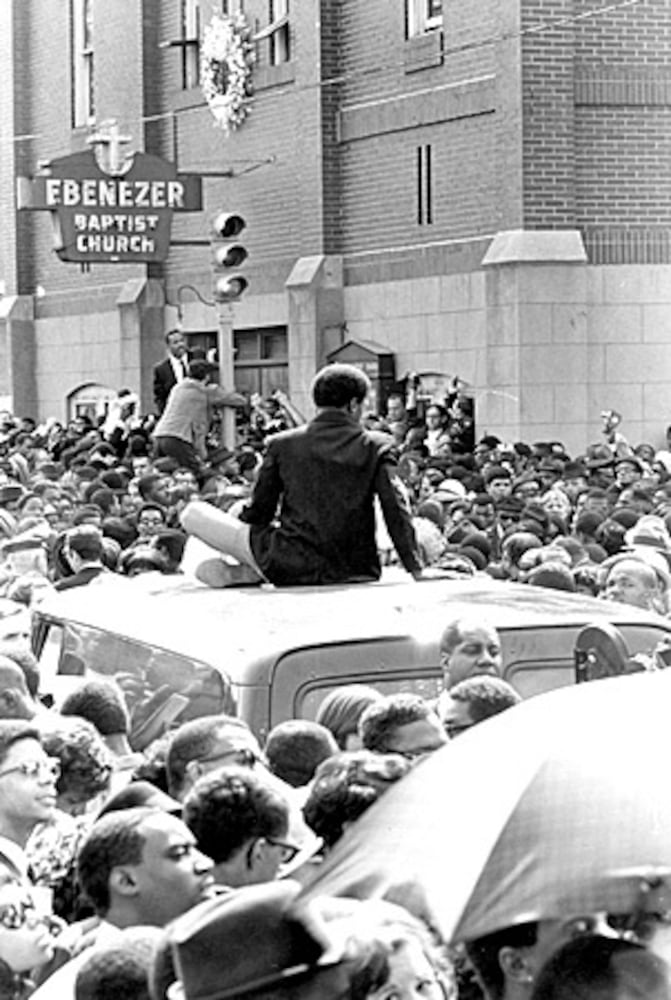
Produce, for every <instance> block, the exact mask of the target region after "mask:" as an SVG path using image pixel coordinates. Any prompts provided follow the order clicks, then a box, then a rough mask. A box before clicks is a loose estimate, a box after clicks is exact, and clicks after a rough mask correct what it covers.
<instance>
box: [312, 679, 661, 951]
mask: <svg viewBox="0 0 671 1000" xmlns="http://www.w3.org/2000/svg"><path fill="white" fill-rule="evenodd" d="M670 742H671V670H670V671H664V672H660V673H656V674H655V673H646V674H637V675H632V676H626V677H618V678H615V679H609V680H600V681H594V682H592V683H590V684H580V685H577V686H575V687H571V688H563V689H561V690H559V691H553V692H551V693H549V694H546V695H541V696H539V697H537V698H533V699H530V700H529V701H527V702H523V703H522V704H521V705H519V706H516V707H514V708H511V709H509V710H508V711H506V712H504V713H502V714H501V715H498V716H496V717H495V718H493V719H489V720H487V721H486V722H483V723H480V724H479V725H477V726H474V727H473V728H472V729H470V730H469V731H468V732H466V733H465V734H464V735H462V736H460V737H459V738H458V739H457V740H455V741H454V742H453V743H450V744H448V745H447V746H446V747H444V748H443V749H442V750H439V751H438V752H437V753H435V754H433V755H432V757H430V758H428V759H426V760H425V761H423V762H422V763H420V764H419V765H417V767H416V768H415V769H414V770H413V771H412V772H411V773H410V774H409V775H407V777H405V778H403V779H402V781H400V782H399V783H398V784H397V785H395V786H394V787H393V788H392V789H390V790H389V791H388V792H386V793H385V795H384V796H383V797H382V798H381V799H380V800H379V801H378V802H377V803H376V804H375V805H374V806H373V807H372V808H371V809H370V810H369V811H368V812H367V813H365V814H364V815H363V816H362V817H361V819H360V820H358V821H357V823H355V824H354V825H353V826H352V827H351V828H350V829H349V830H348V831H347V833H346V834H345V836H344V837H343V838H342V840H341V841H340V842H339V843H338V844H337V845H336V847H335V849H334V850H333V852H332V853H331V854H330V855H329V857H328V858H327V859H326V861H325V863H324V864H323V865H322V867H321V870H320V872H319V875H318V876H317V878H316V880H315V881H314V882H313V883H312V884H311V885H310V886H309V887H308V888H307V889H306V890H304V893H303V896H304V898H306V899H310V898H313V897H315V896H318V895H322V894H326V895H341V896H346V895H353V896H358V897H360V898H363V897H371V896H386V897H387V898H392V899H395V900H396V901H397V902H405V903H406V905H410V906H411V908H412V906H414V908H418V907H419V908H421V909H423V910H425V909H426V908H428V911H429V913H430V915H431V918H432V920H433V921H434V922H435V923H436V925H437V926H438V927H439V928H440V930H441V932H442V933H443V935H444V937H445V938H446V939H448V940H454V941H458V940H471V939H473V938H477V937H479V936H481V935H483V934H487V933H490V932H492V931H495V930H499V929H501V928H503V927H507V926H510V925H512V924H516V923H522V922H525V921H531V920H539V919H543V918H555V917H557V918H559V917H567V916H574V915H575V916H577V915H585V914H588V913H593V912H596V911H603V910H605V911H608V912H611V913H631V912H633V911H635V910H638V909H654V910H655V911H657V910H662V909H663V910H666V909H671V782H670V781H669V774H668V761H669V756H670V752H669V744H670ZM667 884H668V888H667ZM651 887H652V889H653V890H654V891H651Z"/></svg>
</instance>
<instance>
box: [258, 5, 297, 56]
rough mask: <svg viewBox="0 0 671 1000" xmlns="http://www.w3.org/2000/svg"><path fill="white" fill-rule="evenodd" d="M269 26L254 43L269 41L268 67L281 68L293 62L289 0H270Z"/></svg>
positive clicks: (259, 32) (259, 33) (260, 32)
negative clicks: (283, 64) (284, 64)
mask: <svg viewBox="0 0 671 1000" xmlns="http://www.w3.org/2000/svg"><path fill="white" fill-rule="evenodd" d="M268 21H269V24H268V25H267V26H266V27H265V28H262V29H261V31H257V32H256V34H255V35H254V41H255V42H260V41H263V40H265V39H266V38H267V39H268V65H270V66H279V65H281V64H282V63H287V62H290V60H291V39H290V33H289V0H269V5H268Z"/></svg>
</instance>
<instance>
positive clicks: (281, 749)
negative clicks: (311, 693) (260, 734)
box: [263, 719, 338, 788]
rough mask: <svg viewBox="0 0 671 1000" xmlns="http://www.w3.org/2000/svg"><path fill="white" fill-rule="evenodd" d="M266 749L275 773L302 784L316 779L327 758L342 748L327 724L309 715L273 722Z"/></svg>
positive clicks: (266, 754) (267, 757)
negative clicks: (320, 765)
mask: <svg viewBox="0 0 671 1000" xmlns="http://www.w3.org/2000/svg"><path fill="white" fill-rule="evenodd" d="M263 752H264V754H265V756H266V760H267V762H268V767H269V768H270V770H271V771H272V772H273V774H275V775H277V777H278V778H281V779H282V781H286V782H287V784H288V785H292V786H293V787H294V788H300V787H301V786H302V785H307V783H308V782H309V781H311V780H312V778H313V776H314V773H315V771H316V769H317V767H318V765H319V764H321V762H322V761H323V760H326V758H327V757H331V756H332V755H333V754H334V753H337V752H338V744H337V743H336V741H335V739H334V737H333V734H332V733H331V731H330V729H327V728H326V726H322V725H320V724H319V723H318V722H310V721H309V720H308V719H288V720H287V721H286V722H280V723H278V724H277V725H276V726H273V728H272V729H271V730H270V732H269V733H268V738H267V739H266V743H265V746H264V748H263Z"/></svg>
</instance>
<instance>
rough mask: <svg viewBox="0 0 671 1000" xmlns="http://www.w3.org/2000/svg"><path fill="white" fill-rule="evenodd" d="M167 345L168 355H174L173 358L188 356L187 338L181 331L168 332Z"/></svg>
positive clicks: (166, 336)
mask: <svg viewBox="0 0 671 1000" xmlns="http://www.w3.org/2000/svg"><path fill="white" fill-rule="evenodd" d="M165 343H166V346H167V348H168V354H172V355H173V357H175V358H182V357H184V355H185V354H186V338H185V337H184V334H183V333H182V331H181V330H168V332H167V333H166V335H165Z"/></svg>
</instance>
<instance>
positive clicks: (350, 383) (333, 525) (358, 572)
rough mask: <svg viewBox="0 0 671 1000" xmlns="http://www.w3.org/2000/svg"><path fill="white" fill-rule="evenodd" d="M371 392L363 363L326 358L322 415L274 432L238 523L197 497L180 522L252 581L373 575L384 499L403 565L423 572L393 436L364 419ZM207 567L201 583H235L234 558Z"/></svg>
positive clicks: (320, 387) (315, 387)
mask: <svg viewBox="0 0 671 1000" xmlns="http://www.w3.org/2000/svg"><path fill="white" fill-rule="evenodd" d="M369 391H370V381H369V379H368V377H367V376H366V375H365V374H364V373H363V372H361V371H359V369H358V368H354V367H353V366H350V365H338V364H334V365H327V366H326V367H325V368H323V369H322V370H321V371H320V372H318V373H317V375H316V376H315V379H314V381H313V384H312V396H313V399H314V403H315V405H316V407H317V416H316V417H315V418H314V419H313V420H311V421H310V422H309V423H308V424H304V425H303V426H302V427H296V428H293V429H292V430H289V431H284V432H282V433H280V434H276V435H274V436H273V437H272V438H271V439H270V443H269V447H268V452H267V454H266V457H265V459H264V461H263V465H262V466H261V469H260V471H259V476H258V479H257V482H256V486H255V488H254V493H253V495H252V500H251V503H250V505H249V507H247V508H245V510H243V512H242V513H241V515H240V520H237V519H236V518H234V517H231V516H230V515H229V514H227V513H226V512H224V511H218V510H216V509H215V508H213V507H211V506H209V505H208V504H205V503H203V502H202V501H194V502H192V503H190V504H189V505H188V506H187V507H186V508H185V510H184V512H183V513H182V524H183V526H184V527H185V528H186V530H187V531H188V532H189V533H190V534H193V535H196V536H197V537H198V538H200V539H201V540H202V541H204V542H206V543H207V544H208V545H211V546H213V547H214V548H215V549H217V550H218V551H219V552H223V553H225V554H228V555H230V556H234V557H235V559H237V560H238V562H239V563H242V564H244V566H245V567H248V568H249V571H250V579H249V580H248V581H247V582H254V581H255V582H261V581H262V580H264V579H266V580H269V581H270V582H271V583H275V584H278V585H285V586H289V585H296V584H335V583H347V582H361V581H364V580H376V579H378V578H379V576H380V573H381V568H380V560H379V556H378V551H377V545H376V538H375V503H374V501H375V499H376V498H377V499H378V500H379V502H380V506H381V508H382V513H383V515H384V520H385V523H386V525H387V528H388V529H389V534H390V536H391V539H392V541H393V543H394V546H395V548H396V550H397V552H398V554H399V557H400V559H401V562H402V564H403V566H404V567H405V569H406V570H407V571H408V573H411V574H412V575H413V576H414V577H416V578H417V577H419V576H421V565H420V561H419V554H418V548H417V542H416V539H415V533H414V529H413V526H412V518H411V512H410V509H409V505H408V502H407V499H406V496H405V494H404V492H403V489H402V486H401V483H400V480H399V478H398V475H397V467H396V453H395V449H394V443H393V440H392V439H391V438H390V437H389V436H388V435H386V434H382V433H380V432H377V431H366V430H364V429H363V427H362V425H361V418H362V416H363V412H364V404H365V401H366V397H367V396H368V393H369ZM278 510H279V524H275V518H276V516H277V514H278ZM242 522H244V523H242ZM208 569H209V570H211V572H209V573H208V576H207V577H205V576H202V575H201V579H203V580H204V582H207V583H210V585H212V586H226V585H227V584H228V583H230V582H231V576H232V574H231V573H230V572H229V571H230V565H229V564H228V563H227V562H225V561H224V560H223V559H218V560H217V559H213V560H211V564H208ZM236 582H240V580H239V575H237V579H236Z"/></svg>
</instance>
